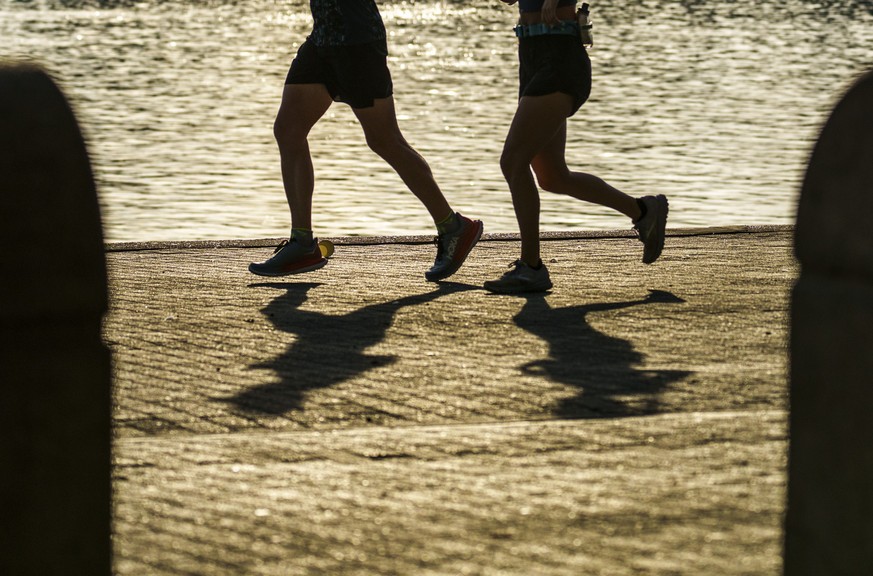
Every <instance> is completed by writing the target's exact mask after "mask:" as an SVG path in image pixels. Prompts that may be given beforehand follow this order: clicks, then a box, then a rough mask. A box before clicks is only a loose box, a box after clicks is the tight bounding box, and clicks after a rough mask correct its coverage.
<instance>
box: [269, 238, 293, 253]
mask: <svg viewBox="0 0 873 576" xmlns="http://www.w3.org/2000/svg"><path fill="white" fill-rule="evenodd" d="M290 242H296V240H294V239H293V238H292V239H291V240H282V241H281V242H279V245H278V246H276V249H275V250H273V254H276V253H277V252H279V250H281V249H282V248H284V247H285V246H287V245H288V244H289V243H290Z"/></svg>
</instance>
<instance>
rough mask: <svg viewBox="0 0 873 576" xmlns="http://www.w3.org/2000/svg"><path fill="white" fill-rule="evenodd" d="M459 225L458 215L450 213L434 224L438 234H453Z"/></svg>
mask: <svg viewBox="0 0 873 576" xmlns="http://www.w3.org/2000/svg"><path fill="white" fill-rule="evenodd" d="M460 225H461V222H460V220H458V213H457V212H452V213H451V214H449V215H448V216H446V217H445V218H443V219H442V220H440V221H439V222H437V223H436V228H437V232H439V233H440V234H446V233H447V232H454V231H455V230H457V229H458V226H460Z"/></svg>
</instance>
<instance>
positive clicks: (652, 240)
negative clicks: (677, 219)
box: [634, 194, 669, 264]
mask: <svg viewBox="0 0 873 576" xmlns="http://www.w3.org/2000/svg"><path fill="white" fill-rule="evenodd" d="M640 200H642V202H643V203H644V204H645V205H646V215H645V216H643V217H642V218H640V220H639V221H638V222H635V223H634V228H635V229H636V231H637V234H639V237H640V242H642V243H643V262H644V263H645V264H651V263H652V262H654V261H655V260H657V259H658V256H660V255H661V251H662V250H663V249H664V230H665V228H666V227H667V211H668V210H669V206H668V204H667V197H666V196H664V195H663V194H658V195H657V196H643V197H642V198H641V199H640Z"/></svg>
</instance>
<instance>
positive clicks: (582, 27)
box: [576, 3, 594, 48]
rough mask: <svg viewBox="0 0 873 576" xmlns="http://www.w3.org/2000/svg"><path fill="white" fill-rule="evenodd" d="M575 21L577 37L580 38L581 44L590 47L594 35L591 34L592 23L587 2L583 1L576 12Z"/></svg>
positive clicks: (592, 43) (592, 44)
mask: <svg viewBox="0 0 873 576" xmlns="http://www.w3.org/2000/svg"><path fill="white" fill-rule="evenodd" d="M576 22H578V23H579V37H580V38H581V39H582V45H583V46H585V47H586V48H591V47H592V46H594V37H593V36H592V35H591V26H592V24H591V18H590V14H589V12H588V4H587V3H583V4H582V7H581V8H579V10H578V11H577V12H576Z"/></svg>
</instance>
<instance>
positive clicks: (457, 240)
mask: <svg viewBox="0 0 873 576" xmlns="http://www.w3.org/2000/svg"><path fill="white" fill-rule="evenodd" d="M458 221H459V222H460V223H461V225H460V226H459V227H458V229H457V230H455V231H454V232H449V233H447V234H440V235H439V236H438V237H437V239H436V245H437V255H436V260H434V263H433V266H432V267H431V269H430V270H428V271H427V272H425V273H424V277H425V278H427V279H428V280H430V281H431V282H436V281H437V280H444V279H446V278H448V277H449V276H451V275H452V274H454V273H455V272H457V271H458V268H460V267H461V265H462V264H463V263H464V260H466V259H467V255H468V254H470V250H472V249H473V246H475V245H476V243H477V242H478V241H479V238H481V237H482V230H483V229H484V226H483V225H482V221H481V220H470V219H469V218H465V217H464V216H461V215H460V214H458Z"/></svg>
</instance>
